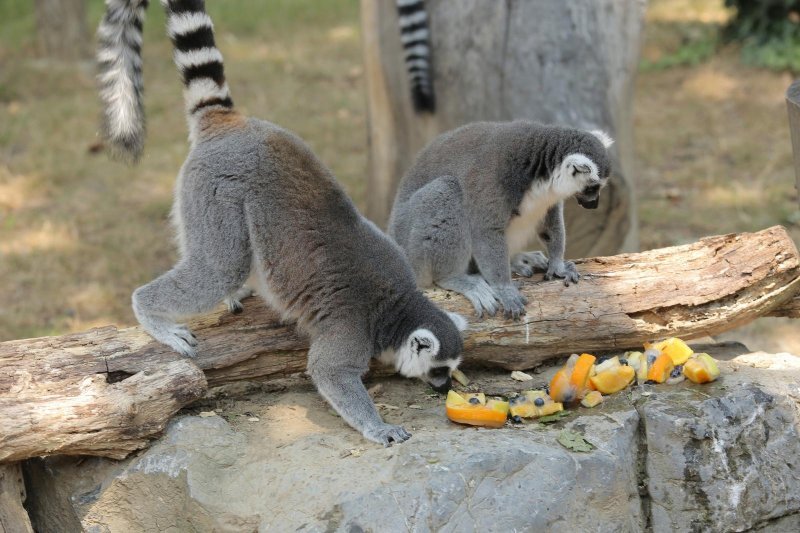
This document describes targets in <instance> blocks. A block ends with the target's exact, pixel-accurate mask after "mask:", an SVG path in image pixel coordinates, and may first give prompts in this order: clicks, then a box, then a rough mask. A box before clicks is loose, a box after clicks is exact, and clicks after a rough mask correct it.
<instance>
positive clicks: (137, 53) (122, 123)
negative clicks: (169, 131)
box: [97, 0, 148, 161]
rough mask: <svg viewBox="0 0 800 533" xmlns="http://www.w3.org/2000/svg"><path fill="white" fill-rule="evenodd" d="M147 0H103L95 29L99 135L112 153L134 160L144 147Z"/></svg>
mask: <svg viewBox="0 0 800 533" xmlns="http://www.w3.org/2000/svg"><path fill="white" fill-rule="evenodd" d="M147 4H148V0H106V14H105V16H104V17H103V20H102V21H101V22H100V27H99V28H98V29H97V39H98V47H97V64H98V82H99V84H100V98H101V100H102V101H103V107H104V113H103V128H102V130H103V136H104V137H105V138H106V141H107V142H108V143H109V144H110V146H111V149H112V153H113V154H114V155H117V156H121V157H123V158H125V159H129V160H132V161H136V160H138V159H139V157H140V156H141V155H142V150H143V149H144V136H145V125H144V105H143V103H142V55H141V53H142V24H143V22H144V12H145V10H146V9H147Z"/></svg>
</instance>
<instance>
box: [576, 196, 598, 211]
mask: <svg viewBox="0 0 800 533" xmlns="http://www.w3.org/2000/svg"><path fill="white" fill-rule="evenodd" d="M599 202H600V198H594V199H592V200H582V199H580V198H578V203H579V204H580V206H581V207H583V208H584V209H597V204H598V203H599Z"/></svg>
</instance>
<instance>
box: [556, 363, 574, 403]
mask: <svg viewBox="0 0 800 533" xmlns="http://www.w3.org/2000/svg"><path fill="white" fill-rule="evenodd" d="M577 395H578V391H577V389H575V387H573V386H572V384H571V383H570V382H569V374H567V369H566V367H564V368H562V369H561V370H559V371H558V372H556V374H555V375H554V376H553V379H552V380H551V381H550V397H551V398H553V400H554V401H556V402H563V403H569V402H571V401H572V400H574V399H575V397H576V396H577Z"/></svg>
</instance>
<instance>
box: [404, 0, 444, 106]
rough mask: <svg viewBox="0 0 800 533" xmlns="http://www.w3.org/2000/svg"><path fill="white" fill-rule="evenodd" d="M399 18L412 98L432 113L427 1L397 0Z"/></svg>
mask: <svg viewBox="0 0 800 533" xmlns="http://www.w3.org/2000/svg"><path fill="white" fill-rule="evenodd" d="M397 12H398V15H399V17H400V42H401V43H403V50H404V52H405V57H406V68H407V69H408V76H409V78H410V80H411V100H412V102H413V103H414V109H415V110H416V111H417V112H423V111H428V112H431V113H432V112H433V111H434V110H435V109H436V99H435V98H434V94H433V79H432V78H431V48H430V40H429V31H428V13H427V11H426V9H425V2H424V0H397Z"/></svg>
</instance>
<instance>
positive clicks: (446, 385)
mask: <svg viewBox="0 0 800 533" xmlns="http://www.w3.org/2000/svg"><path fill="white" fill-rule="evenodd" d="M452 384H453V380H452V379H450V376H447V379H446V380H444V382H443V383H441V384H440V385H435V384H433V383H431V388H432V389H433V390H435V391H436V392H438V393H441V394H447V391H449V390H450V388H451V385H452Z"/></svg>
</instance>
